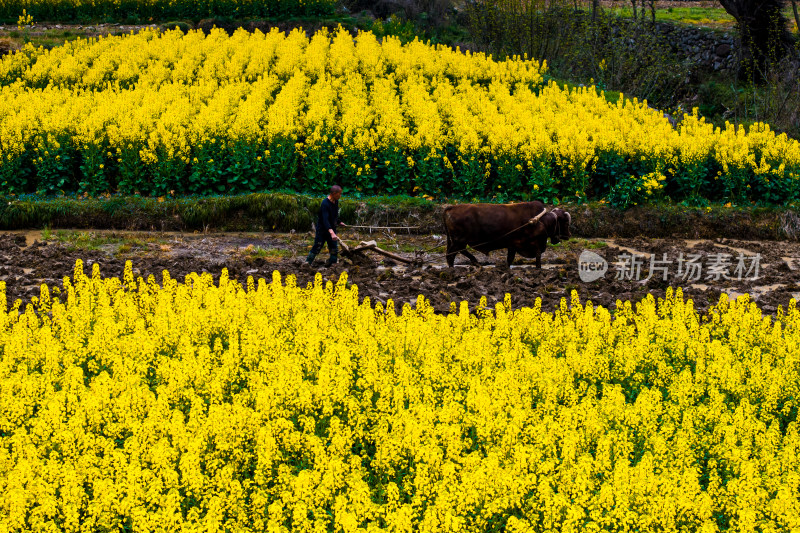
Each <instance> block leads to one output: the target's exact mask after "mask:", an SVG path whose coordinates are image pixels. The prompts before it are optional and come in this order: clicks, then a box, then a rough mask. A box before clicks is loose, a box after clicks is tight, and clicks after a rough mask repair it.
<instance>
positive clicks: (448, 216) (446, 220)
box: [442, 207, 453, 249]
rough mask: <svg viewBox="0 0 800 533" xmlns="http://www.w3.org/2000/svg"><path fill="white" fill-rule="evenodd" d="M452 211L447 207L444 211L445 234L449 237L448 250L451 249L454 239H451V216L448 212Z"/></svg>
mask: <svg viewBox="0 0 800 533" xmlns="http://www.w3.org/2000/svg"><path fill="white" fill-rule="evenodd" d="M449 210H450V208H449V207H446V208H445V209H444V211H442V225H443V226H444V234H445V235H446V236H447V248H448V249H449V248H450V246H451V244H452V242H453V238H452V237H450V227H449V226H450V225H449V224H448V223H447V222H448V221H449V220H450V214H449V213H448V211H449Z"/></svg>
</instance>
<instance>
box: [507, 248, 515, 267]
mask: <svg viewBox="0 0 800 533" xmlns="http://www.w3.org/2000/svg"><path fill="white" fill-rule="evenodd" d="M516 255H517V251H516V250H515V249H514V248H511V247H509V248H508V256H507V257H506V262H507V263H508V268H511V264H512V263H514V257H516Z"/></svg>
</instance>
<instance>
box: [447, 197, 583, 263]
mask: <svg viewBox="0 0 800 533" xmlns="http://www.w3.org/2000/svg"><path fill="white" fill-rule="evenodd" d="M443 219H444V230H445V233H446V234H447V265H448V266H450V267H452V266H453V263H454V262H455V259H456V255H457V254H458V253H459V252H460V253H462V254H464V255H465V256H466V257H467V258H468V259H469V260H470V261H472V263H473V264H476V265H477V264H479V263H478V260H477V259H475V256H474V255H472V254H471V253H469V252H468V251H467V246H470V247H472V248H474V249H475V250H478V251H479V252H483V253H484V254H487V255H488V254H489V252H491V251H492V250H500V249H502V248H507V249H508V257H507V261H508V266H511V264H512V263H513V262H514V257H515V256H516V254H517V253H519V254H520V255H521V256H522V257H528V258H531V257H535V258H536V267H537V268H542V253H544V250H545V248H547V239H548V238H549V239H550V242H552V243H553V244H558V243H559V242H561V239H569V238H570V236H571V234H570V232H569V225H570V222H571V218H570V215H569V213H567V212H566V211H564V210H563V209H559V208H556V209H553V210H552V211H550V212H547V210H546V209H545V207H544V204H543V203H542V202H539V201H536V202H523V203H518V204H461V205H453V206H450V207H447V208H445V210H444V214H443Z"/></svg>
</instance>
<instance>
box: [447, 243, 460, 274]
mask: <svg viewBox="0 0 800 533" xmlns="http://www.w3.org/2000/svg"><path fill="white" fill-rule="evenodd" d="M456 255H458V249H457V248H456V247H455V246H454V245H453V243H451V242H450V241H449V240H448V241H447V252H446V253H445V257H446V258H447V266H448V267H450V268H453V265H454V264H455V262H456Z"/></svg>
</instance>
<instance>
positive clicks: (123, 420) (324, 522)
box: [0, 261, 800, 532]
mask: <svg viewBox="0 0 800 533" xmlns="http://www.w3.org/2000/svg"><path fill="white" fill-rule="evenodd" d="M63 287H64V288H63V290H57V289H56V288H49V287H47V286H46V285H43V286H42V288H41V295H40V296H39V297H38V298H37V299H36V300H35V301H34V302H33V303H32V304H29V305H27V306H25V308H22V307H21V306H20V303H19V302H16V303H15V304H14V305H13V306H12V308H11V309H6V308H5V303H4V302H5V301H6V297H5V285H4V283H3V282H0V302H3V304H2V305H3V307H2V308H0V391H2V394H0V530H2V531H34V532H39V531H105V530H120V529H124V530H129V531H156V530H158V531H174V530H186V531H189V530H192V531H194V530H196V531H265V530H266V531H346V532H351V531H357V530H358V531H364V530H366V531H384V530H385V531H430V532H433V531H436V532H438V531H475V532H484V531H487V530H507V531H535V532H556V531H558V532H561V531H574V532H583V531H619V532H622V531H640V532H648V531H654V532H655V531H659V532H678V531H702V532H713V531H736V532H745V531H748V532H749V531H775V532H778V531H796V530H797V529H798V528H800V505H799V504H798V499H797V494H798V489H799V488H800V487H798V484H800V475H799V473H800V453H799V452H800V438H799V436H798V428H797V408H798V404H797V402H798V398H800V390H798V388H799V387H800V380H799V379H798V376H800V373H798V364H800V315H799V314H798V313H799V312H798V310H797V307H796V304H795V302H794V300H792V301H790V302H789V304H788V307H787V308H786V309H785V310H784V309H781V310H780V311H779V312H778V315H777V318H775V319H772V318H770V317H766V316H762V314H761V312H760V311H759V309H758V307H757V306H756V305H755V303H753V302H751V301H750V300H749V299H748V298H747V297H746V296H745V297H740V298H738V299H736V300H730V299H728V298H727V296H724V295H723V296H722V297H721V299H720V301H719V302H718V304H717V305H716V306H714V307H713V308H712V309H711V310H710V311H709V312H708V314H706V315H702V316H701V315H699V314H698V313H697V312H696V311H695V310H694V307H693V304H692V302H691V300H689V301H687V300H685V299H684V297H683V294H682V291H681V290H680V289H675V290H673V289H669V290H668V291H667V294H666V298H664V299H659V300H656V299H655V298H653V297H652V296H648V297H647V298H645V299H644V300H642V301H641V302H639V303H636V304H633V303H631V302H619V301H618V302H617V305H616V309H615V311H614V313H613V314H612V313H611V312H610V311H609V310H607V309H605V308H603V307H595V306H594V305H592V303H591V302H580V301H579V300H578V298H577V294H576V293H573V295H572V297H571V300H570V301H569V302H568V301H567V300H566V299H562V302H561V306H560V309H559V310H558V311H556V312H555V313H547V312H543V311H542V310H541V307H540V302H537V303H536V305H534V306H533V307H531V308H521V309H513V308H512V305H511V300H510V297H508V296H507V297H506V299H505V300H504V302H502V303H498V304H497V305H495V306H494V308H493V309H492V308H489V307H488V306H487V305H486V301H485V300H482V301H481V302H480V305H479V308H480V309H479V310H478V311H477V312H476V313H471V312H470V310H469V307H468V305H467V303H466V302H463V303H461V304H460V305H456V304H453V309H452V311H451V312H450V313H449V314H437V313H435V312H434V311H433V309H432V308H431V306H430V305H429V303H428V302H427V301H426V300H425V298H424V297H422V296H420V297H419V298H418V299H417V301H416V305H415V306H414V307H413V308H412V307H411V306H410V305H408V304H404V305H403V306H402V308H400V307H399V306H396V304H395V303H394V302H392V301H389V302H388V303H387V304H386V305H385V306H383V305H381V304H380V303H377V304H373V303H372V302H370V301H369V299H368V298H364V299H362V298H361V297H360V296H359V292H358V288H357V287H356V286H351V285H350V284H349V283H348V281H347V276H346V274H343V275H342V276H341V277H340V278H339V280H338V282H336V283H333V282H331V281H327V282H326V281H324V280H323V279H322V277H321V276H320V275H317V277H316V278H315V281H314V282H313V283H310V284H308V286H306V287H299V286H297V284H296V280H295V278H294V277H293V276H288V277H286V278H285V279H284V278H282V277H281V276H280V274H278V273H277V272H275V273H274V274H273V276H272V280H271V281H268V280H264V279H258V280H255V279H253V278H252V277H248V278H247V279H246V280H245V281H244V283H239V282H236V281H233V280H231V279H229V277H228V273H227V271H226V270H223V271H222V273H221V275H220V277H219V282H218V283H216V284H215V283H214V282H213V279H212V277H211V275H209V274H203V275H197V274H190V275H188V276H186V278H185V280H183V281H178V280H176V279H173V278H171V277H170V276H169V273H168V272H167V271H164V273H163V282H162V284H161V285H159V284H158V283H156V280H155V279H154V278H153V277H152V276H150V277H148V279H143V278H142V277H138V278H135V277H134V275H133V273H132V265H131V264H130V262H128V263H127V264H126V266H125V271H124V274H123V276H122V279H117V278H104V277H103V276H102V275H101V272H100V267H99V266H98V265H97V264H94V265H92V270H91V274H90V275H86V274H85V273H84V269H83V264H82V263H81V262H80V261H79V262H78V263H77V264H76V265H75V272H74V275H73V277H71V278H69V277H68V278H65V279H64V284H63Z"/></svg>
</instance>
